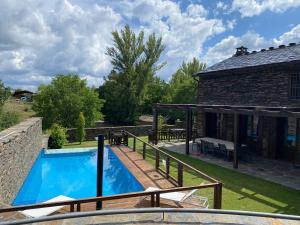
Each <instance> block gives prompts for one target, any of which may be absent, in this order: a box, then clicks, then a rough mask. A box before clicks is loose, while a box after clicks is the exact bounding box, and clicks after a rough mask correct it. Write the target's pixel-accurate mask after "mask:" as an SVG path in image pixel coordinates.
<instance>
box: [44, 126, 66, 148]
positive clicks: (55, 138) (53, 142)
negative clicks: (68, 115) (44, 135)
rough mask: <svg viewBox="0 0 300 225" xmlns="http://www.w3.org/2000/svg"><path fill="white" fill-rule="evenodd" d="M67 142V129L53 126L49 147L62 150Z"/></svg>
mask: <svg viewBox="0 0 300 225" xmlns="http://www.w3.org/2000/svg"><path fill="white" fill-rule="evenodd" d="M66 141H67V135H66V129H65V128H63V127H62V126H60V125H58V124H56V123H55V124H53V125H52V127H51V129H50V137H49V141H48V147H49V148H52V149H55V148H62V146H63V145H64V144H65V143H66Z"/></svg>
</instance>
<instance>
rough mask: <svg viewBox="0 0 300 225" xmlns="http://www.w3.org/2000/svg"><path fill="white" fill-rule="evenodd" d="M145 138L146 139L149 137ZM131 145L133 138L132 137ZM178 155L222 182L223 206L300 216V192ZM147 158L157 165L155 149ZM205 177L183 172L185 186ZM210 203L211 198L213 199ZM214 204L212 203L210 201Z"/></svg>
mask: <svg viewBox="0 0 300 225" xmlns="http://www.w3.org/2000/svg"><path fill="white" fill-rule="evenodd" d="M142 139H144V140H146V137H143V138H142ZM129 145H130V146H132V139H130V140H129ZM88 146H96V142H95V141H94V142H84V143H82V144H81V145H78V144H77V145H73V144H72V145H66V146H65V147H68V148H71V147H88ZM141 149H142V144H141V142H139V141H137V150H138V151H141ZM166 152H168V153H169V154H171V155H173V156H175V157H176V158H178V159H180V160H182V161H184V162H186V163H188V164H190V165H192V166H193V167H195V168H196V169H198V170H200V171H203V172H205V173H206V174H208V175H209V176H212V177H214V178H216V179H218V180H220V181H221V182H222V183H223V198H222V208H223V209H234V210H248V211H260V212H272V213H284V214H295V215H300V191H296V190H294V189H291V188H287V187H284V186H281V185H278V184H275V183H272V182H269V181H265V180H263V179H259V178H256V177H253V176H249V175H245V174H242V173H239V172H238V171H233V170H230V169H226V168H223V167H220V166H216V165H213V164H210V163H206V162H203V161H201V160H199V159H194V158H191V157H189V156H186V155H182V154H178V153H174V152H169V151H166ZM147 161H149V162H150V163H152V164H154V152H153V151H151V150H148V151H147ZM171 166H172V168H171V173H172V174H173V175H174V176H175V174H176V165H174V164H171ZM204 181H205V180H204V179H202V178H198V177H197V176H195V174H194V173H193V172H191V171H185V173H184V185H185V186H186V185H192V184H200V183H202V182H204ZM199 194H200V195H203V196H207V197H209V198H210V199H212V197H213V192H212V189H209V190H201V192H200V193H199ZM210 202H211V201H210ZM211 205H212V202H211Z"/></svg>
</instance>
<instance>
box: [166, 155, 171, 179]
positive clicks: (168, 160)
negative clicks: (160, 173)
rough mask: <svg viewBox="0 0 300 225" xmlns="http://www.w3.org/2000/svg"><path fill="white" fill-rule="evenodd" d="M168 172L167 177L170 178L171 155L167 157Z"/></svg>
mask: <svg viewBox="0 0 300 225" xmlns="http://www.w3.org/2000/svg"><path fill="white" fill-rule="evenodd" d="M166 173H167V179H169V174H170V157H167V158H166Z"/></svg>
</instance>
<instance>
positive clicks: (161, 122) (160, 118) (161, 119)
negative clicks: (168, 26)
mask: <svg viewBox="0 0 300 225" xmlns="http://www.w3.org/2000/svg"><path fill="white" fill-rule="evenodd" d="M164 122H165V121H164V117H163V116H161V115H159V116H158V120H157V129H158V130H162V128H163V125H164Z"/></svg>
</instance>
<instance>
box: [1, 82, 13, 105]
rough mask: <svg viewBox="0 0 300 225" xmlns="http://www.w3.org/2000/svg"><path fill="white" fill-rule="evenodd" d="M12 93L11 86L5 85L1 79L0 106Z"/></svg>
mask: <svg viewBox="0 0 300 225" xmlns="http://www.w3.org/2000/svg"><path fill="white" fill-rule="evenodd" d="M10 95H11V91H10V88H9V87H5V86H4V84H3V82H2V81H1V80H0V108H1V107H2V106H3V105H4V102H5V101H6V100H7V99H8V98H9V96H10Z"/></svg>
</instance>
